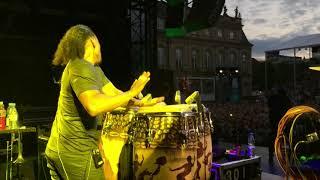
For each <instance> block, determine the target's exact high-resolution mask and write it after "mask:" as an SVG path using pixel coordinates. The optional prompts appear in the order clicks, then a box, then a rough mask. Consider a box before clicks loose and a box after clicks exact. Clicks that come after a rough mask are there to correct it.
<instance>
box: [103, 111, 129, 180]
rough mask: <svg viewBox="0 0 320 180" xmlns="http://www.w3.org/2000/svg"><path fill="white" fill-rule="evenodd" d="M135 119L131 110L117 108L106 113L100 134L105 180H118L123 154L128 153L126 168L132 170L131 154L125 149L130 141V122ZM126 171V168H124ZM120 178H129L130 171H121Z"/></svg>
mask: <svg viewBox="0 0 320 180" xmlns="http://www.w3.org/2000/svg"><path fill="white" fill-rule="evenodd" d="M134 117H135V112H134V110H133V109H130V110H127V109H125V108H117V109H116V110H114V111H112V112H110V113H107V114H106V117H105V120H104V123H103V129H102V133H101V143H102V150H103V154H104V156H105V161H104V163H105V164H104V174H105V178H106V179H108V180H109V179H118V176H119V165H120V161H121V159H123V157H120V156H123V155H122V154H123V153H129V155H127V156H125V157H124V159H125V161H126V162H125V163H126V165H127V167H129V168H132V165H131V164H132V163H131V164H130V160H131V159H132V152H127V151H130V149H128V148H127V147H128V146H127V143H128V142H129V141H131V140H132V133H131V132H132V130H131V129H130V128H131V127H132V125H131V124H132V122H133V120H134ZM126 169H128V168H126ZM121 173H122V177H131V176H132V173H130V171H121ZM121 179H127V178H121Z"/></svg>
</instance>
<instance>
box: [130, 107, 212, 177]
mask: <svg viewBox="0 0 320 180" xmlns="http://www.w3.org/2000/svg"><path fill="white" fill-rule="evenodd" d="M196 108H197V106H196V105H195V104H192V105H186V104H184V105H168V106H155V107H143V108H140V109H139V110H138V112H137V114H136V118H135V121H134V123H133V124H132V125H133V127H134V128H133V129H134V142H133V174H134V177H133V178H132V179H139V180H144V179H178V180H180V179H181V180H182V179H210V165H211V159H212V157H211V156H212V142H211V133H210V129H211V128H210V116H208V113H205V116H201V117H203V118H200V116H199V113H197V112H196Z"/></svg>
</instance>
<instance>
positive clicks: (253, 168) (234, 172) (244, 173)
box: [211, 156, 261, 180]
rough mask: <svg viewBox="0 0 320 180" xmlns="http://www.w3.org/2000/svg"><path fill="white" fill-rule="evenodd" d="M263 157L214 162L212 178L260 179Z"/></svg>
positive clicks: (229, 179) (232, 179) (218, 179)
mask: <svg viewBox="0 0 320 180" xmlns="http://www.w3.org/2000/svg"><path fill="white" fill-rule="evenodd" d="M260 161H261V157H259V156H255V157H253V158H250V159H242V160H237V161H230V162H221V163H219V162H213V163H212V167H211V179H212V180H260V179H261V167H260Z"/></svg>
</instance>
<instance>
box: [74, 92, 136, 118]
mask: <svg viewBox="0 0 320 180" xmlns="http://www.w3.org/2000/svg"><path fill="white" fill-rule="evenodd" d="M133 97H134V95H133V93H130V92H129V91H128V92H125V93H122V94H121V95H116V96H107V95H105V94H103V93H101V92H100V91H98V90H88V91H84V92H83V93H81V94H80V96H79V100H80V102H81V104H82V105H83V107H84V108H85V109H86V111H87V112H88V113H89V115H90V116H97V115H98V114H100V113H102V112H109V111H112V110H114V109H116V108H117V107H120V106H122V105H124V104H126V103H128V101H129V100H130V99H131V98H133Z"/></svg>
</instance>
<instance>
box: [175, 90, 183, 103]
mask: <svg viewBox="0 0 320 180" xmlns="http://www.w3.org/2000/svg"><path fill="white" fill-rule="evenodd" d="M174 101H175V102H176V103H177V104H181V95H180V91H179V90H178V91H176V95H175V96H174Z"/></svg>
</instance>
